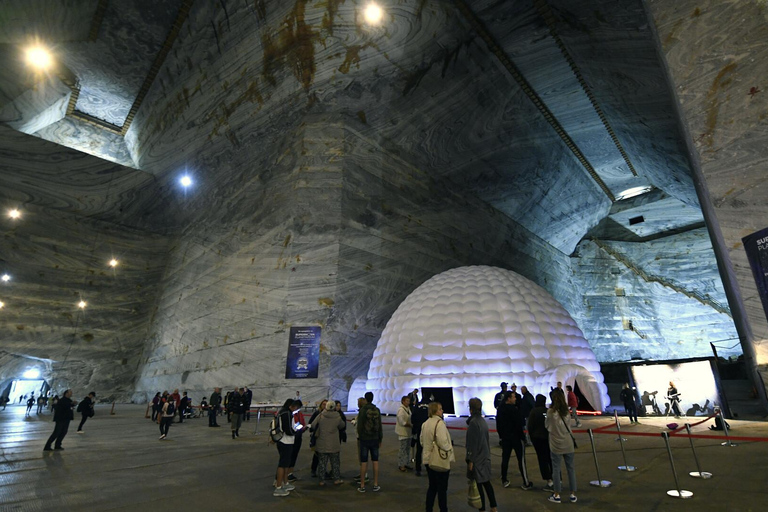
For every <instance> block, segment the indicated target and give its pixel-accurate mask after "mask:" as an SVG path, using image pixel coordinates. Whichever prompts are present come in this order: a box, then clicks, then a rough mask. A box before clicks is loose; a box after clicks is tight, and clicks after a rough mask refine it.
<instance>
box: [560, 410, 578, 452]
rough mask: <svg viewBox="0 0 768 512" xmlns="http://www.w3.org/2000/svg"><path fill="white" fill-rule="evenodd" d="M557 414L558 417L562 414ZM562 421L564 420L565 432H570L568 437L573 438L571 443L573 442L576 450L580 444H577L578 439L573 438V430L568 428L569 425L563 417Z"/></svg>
mask: <svg viewBox="0 0 768 512" xmlns="http://www.w3.org/2000/svg"><path fill="white" fill-rule="evenodd" d="M556 414H557V415H558V416H560V413H559V412H558V413H556ZM560 419H561V420H563V425H565V430H567V431H568V435H569V436H571V441H573V448H574V449H576V448H578V447H579V445H578V444H576V438H575V437H573V434H572V433H571V429H570V428H568V424H567V423H566V422H565V418H563V417H562V416H560Z"/></svg>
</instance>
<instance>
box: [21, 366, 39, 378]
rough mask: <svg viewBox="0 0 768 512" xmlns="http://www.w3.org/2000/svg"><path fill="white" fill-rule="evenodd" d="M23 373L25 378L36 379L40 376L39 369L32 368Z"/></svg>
mask: <svg viewBox="0 0 768 512" xmlns="http://www.w3.org/2000/svg"><path fill="white" fill-rule="evenodd" d="M23 375H24V378H25V379H37V378H38V377H40V370H35V369H34V368H33V369H32V370H27V371H25V372H24V374H23Z"/></svg>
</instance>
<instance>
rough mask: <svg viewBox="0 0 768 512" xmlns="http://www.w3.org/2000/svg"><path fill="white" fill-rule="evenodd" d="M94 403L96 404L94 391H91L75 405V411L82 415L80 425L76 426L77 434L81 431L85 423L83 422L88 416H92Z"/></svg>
mask: <svg viewBox="0 0 768 512" xmlns="http://www.w3.org/2000/svg"><path fill="white" fill-rule="evenodd" d="M94 405H96V392H95V391H91V392H90V393H88V396H87V397H85V398H83V401H82V402H80V404H79V405H78V406H77V412H79V413H80V414H82V415H83V417H82V419H81V420H80V425H78V426H77V433H78V434H82V433H83V425H85V422H86V420H87V419H88V418H90V417H92V416H93V414H94V411H93V406H94Z"/></svg>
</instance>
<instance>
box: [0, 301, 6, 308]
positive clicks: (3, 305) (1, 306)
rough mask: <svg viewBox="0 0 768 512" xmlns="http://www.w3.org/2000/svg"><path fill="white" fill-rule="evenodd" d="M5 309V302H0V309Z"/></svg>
mask: <svg viewBox="0 0 768 512" xmlns="http://www.w3.org/2000/svg"><path fill="white" fill-rule="evenodd" d="M4 307H5V302H3V301H1V300H0V309H3V308H4Z"/></svg>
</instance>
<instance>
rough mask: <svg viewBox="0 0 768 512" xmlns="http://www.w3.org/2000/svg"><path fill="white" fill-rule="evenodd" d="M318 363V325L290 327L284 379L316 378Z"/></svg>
mask: <svg viewBox="0 0 768 512" xmlns="http://www.w3.org/2000/svg"><path fill="white" fill-rule="evenodd" d="M319 364H320V327H318V326H312V327H291V334H290V337H289V339H288V359H287V360H286V362H285V378H286V379H316V378H317V368H318V366H319Z"/></svg>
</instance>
